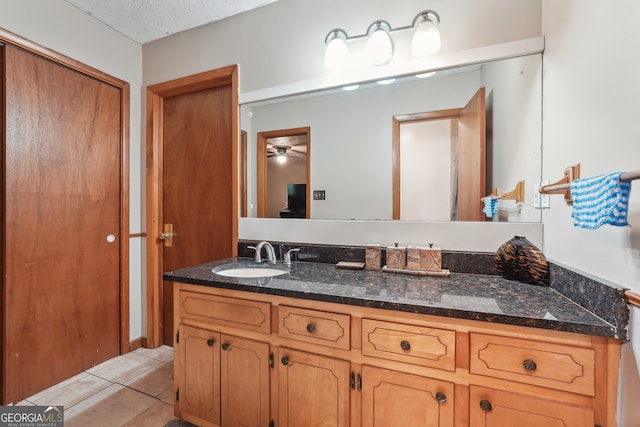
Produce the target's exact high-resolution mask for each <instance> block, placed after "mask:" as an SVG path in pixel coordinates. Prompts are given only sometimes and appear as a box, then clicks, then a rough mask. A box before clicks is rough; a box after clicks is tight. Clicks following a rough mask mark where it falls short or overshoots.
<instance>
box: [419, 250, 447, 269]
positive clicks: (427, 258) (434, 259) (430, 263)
mask: <svg viewBox="0 0 640 427" xmlns="http://www.w3.org/2000/svg"><path fill="white" fill-rule="evenodd" d="M420 269H421V270H423V271H441V270H442V250H441V249H440V248H434V247H433V243H429V247H428V248H422V250H421V251H420Z"/></svg>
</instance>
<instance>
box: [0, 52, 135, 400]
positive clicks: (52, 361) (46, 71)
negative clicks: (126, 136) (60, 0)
mask: <svg viewBox="0 0 640 427" xmlns="http://www.w3.org/2000/svg"><path fill="white" fill-rule="evenodd" d="M4 49H5V58H6V60H5V64H4V68H5V80H6V81H5V88H6V90H5V97H6V102H5V105H6V123H5V125H6V140H5V150H6V151H5V165H6V177H5V184H4V185H5V221H6V223H5V227H6V228H5V253H4V256H5V270H6V275H5V279H4V284H3V285H4V292H5V301H4V312H5V313H4V314H5V316H4V318H5V324H4V329H5V331H4V340H5V341H4V343H5V345H4V349H3V350H4V360H5V365H4V366H5V372H4V380H5V394H4V400H5V401H7V402H12V401H14V402H15V401H16V400H20V399H22V398H24V397H27V396H29V395H31V394H33V393H35V392H37V391H40V390H42V389H44V388H46V387H48V386H51V385H53V384H55V383H57V382H59V381H61V380H64V379H66V378H69V377H71V376H73V375H75V374H77V373H79V372H81V371H83V370H85V369H87V368H89V367H92V366H94V365H96V364H98V363H100V362H102V361H105V360H107V359H109V358H111V357H113V356H115V355H117V354H119V334H120V331H119V322H120V313H119V280H120V278H119V275H120V273H119V271H120V266H119V263H120V250H119V244H120V242H119V241H120V239H121V238H122V237H123V236H120V231H119V230H120V226H119V224H120V167H121V165H120V150H121V135H120V120H121V111H120V96H121V95H120V90H119V89H118V88H116V87H113V86H111V85H108V84H106V83H103V82H100V81H98V80H95V79H93V78H91V77H88V76H86V75H84V74H81V73H78V72H76V71H73V70H71V69H68V68H66V67H63V66H61V65H58V64H55V63H53V62H51V61H48V60H45V59H43V58H40V57H38V56H35V55H32V54H30V53H28V52H25V51H22V50H20V49H17V48H13V47H9V46H7V47H5V48H4Z"/></svg>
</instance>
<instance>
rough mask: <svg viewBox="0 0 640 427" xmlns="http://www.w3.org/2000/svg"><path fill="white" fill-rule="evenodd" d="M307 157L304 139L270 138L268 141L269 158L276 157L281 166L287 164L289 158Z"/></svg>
mask: <svg viewBox="0 0 640 427" xmlns="http://www.w3.org/2000/svg"><path fill="white" fill-rule="evenodd" d="M306 155H307V145H306V138H304V137H286V138H270V139H269V141H267V158H271V157H276V160H277V162H278V163H279V164H283V163H285V162H286V161H287V158H288V157H292V158H296V159H304V158H305V157H306Z"/></svg>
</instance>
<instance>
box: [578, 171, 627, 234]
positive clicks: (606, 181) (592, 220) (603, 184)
mask: <svg viewBox="0 0 640 427" xmlns="http://www.w3.org/2000/svg"><path fill="white" fill-rule="evenodd" d="M621 174H622V172H614V173H610V174H607V175H600V176H594V177H592V178H583V179H576V180H574V181H572V182H571V196H572V198H573V212H572V213H571V216H572V217H573V225H575V226H576V227H582V228H588V229H592V230H593V229H596V228H598V227H600V226H601V225H603V224H610V225H615V226H625V225H629V223H628V222H627V210H628V208H629V193H630V192H631V183H630V182H622V181H620V175H621Z"/></svg>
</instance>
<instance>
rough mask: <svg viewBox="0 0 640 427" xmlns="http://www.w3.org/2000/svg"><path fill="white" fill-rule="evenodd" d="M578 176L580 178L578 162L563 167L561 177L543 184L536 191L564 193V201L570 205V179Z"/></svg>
mask: <svg viewBox="0 0 640 427" xmlns="http://www.w3.org/2000/svg"><path fill="white" fill-rule="evenodd" d="M578 178H580V163H577V164H575V165H573V166H569V167H568V168H565V170H564V176H563V177H562V179H560V180H559V181H556V182H554V183H553V184H548V185H543V186H542V187H540V189H539V190H538V191H539V192H540V194H564V201H565V202H567V204H568V205H570V204H572V203H573V199H572V198H571V181H573V180H574V179H578Z"/></svg>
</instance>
